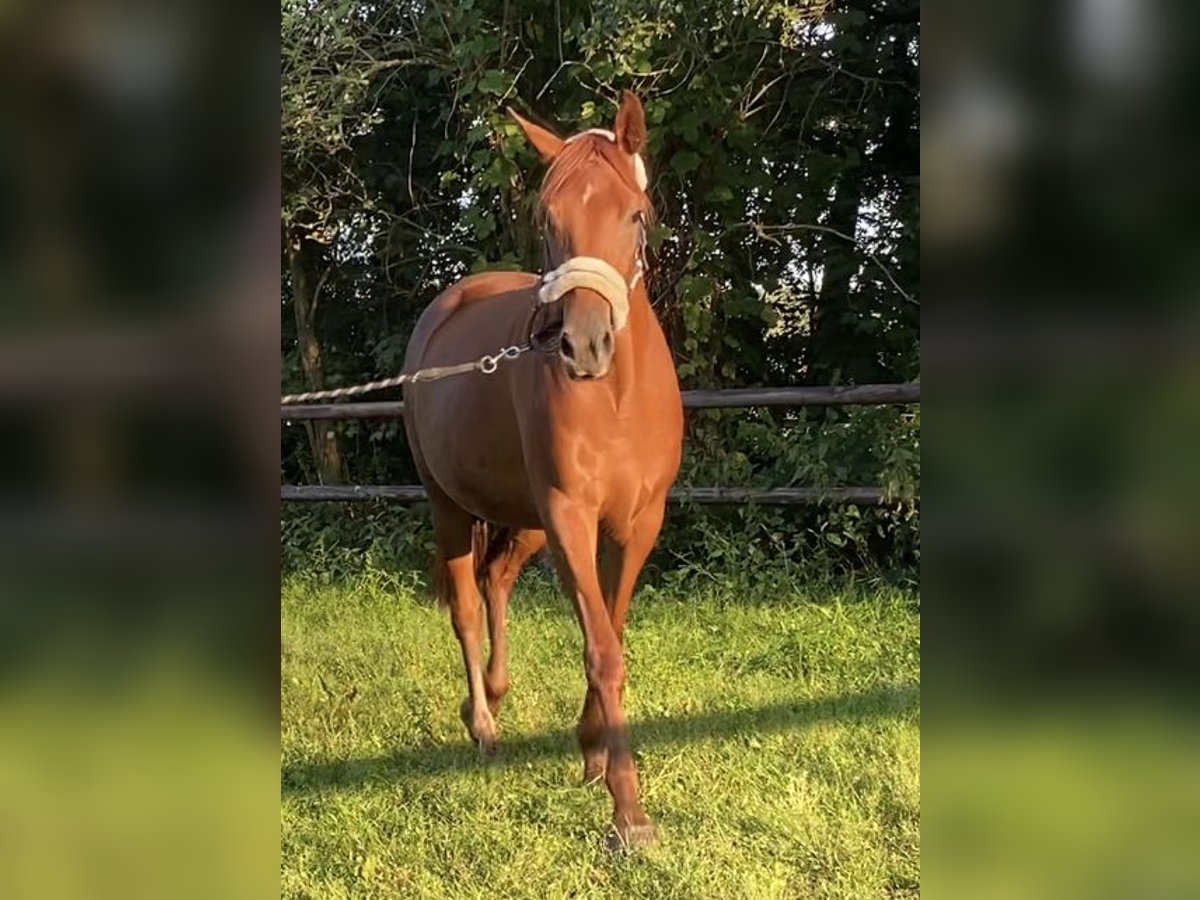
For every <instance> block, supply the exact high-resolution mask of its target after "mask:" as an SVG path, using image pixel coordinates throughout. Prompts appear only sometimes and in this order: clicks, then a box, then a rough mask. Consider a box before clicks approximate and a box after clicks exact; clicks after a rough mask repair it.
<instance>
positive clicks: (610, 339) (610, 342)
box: [604, 331, 613, 353]
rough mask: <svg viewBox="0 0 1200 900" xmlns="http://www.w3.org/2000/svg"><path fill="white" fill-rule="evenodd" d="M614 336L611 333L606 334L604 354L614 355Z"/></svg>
mask: <svg viewBox="0 0 1200 900" xmlns="http://www.w3.org/2000/svg"><path fill="white" fill-rule="evenodd" d="M612 346H613V336H612V332H611V331H606V332H604V352H605V353H612Z"/></svg>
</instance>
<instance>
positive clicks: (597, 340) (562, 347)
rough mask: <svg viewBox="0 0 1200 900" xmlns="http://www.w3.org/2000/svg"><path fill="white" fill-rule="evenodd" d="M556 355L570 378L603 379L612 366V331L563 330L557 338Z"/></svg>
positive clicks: (607, 329) (606, 329) (609, 329)
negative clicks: (557, 354)
mask: <svg viewBox="0 0 1200 900" xmlns="http://www.w3.org/2000/svg"><path fill="white" fill-rule="evenodd" d="M558 353H559V357H560V358H561V359H562V362H563V367H564V368H565V369H566V370H567V375H569V376H570V377H571V378H575V379H587V378H603V377H604V376H605V375H607V374H608V370H609V367H610V366H611V365H612V355H613V333H612V329H611V328H604V329H595V330H593V329H568V328H564V329H563V331H562V334H561V335H560V336H559V343H558Z"/></svg>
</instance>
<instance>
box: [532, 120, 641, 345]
mask: <svg viewBox="0 0 1200 900" xmlns="http://www.w3.org/2000/svg"><path fill="white" fill-rule="evenodd" d="M585 134H598V135H601V136H603V137H606V138H608V139H609V140H610V141H612V142H614V143H616V140H617V136H616V135H615V134H613V133H612V132H611V131H608V130H607V129H604V128H591V129H588V130H587V131H581V132H580V133H579V134H577V135H574V136H573V137H569V138H567V143H568V144H569V143H571V141H575V140H578V139H579V138H581V137H583V136H584V135H585ZM632 156H633V174H634V180H635V181H636V182H637V186H638V187H639V188H641V189H642V190H643V191H644V190H645V189H646V184H647V179H646V165H645V163H643V162H642V158H641V157H640V156H638V155H637V154H636V153H634V154H632ZM645 249H646V232H645V225H644V224H643V225H642V232H641V234H640V236H639V238H638V250H637V261H636V263H635V266H634V271H633V277H632V278H630V279H629V283H628V284H626V283H625V278H624V277H623V276H622V275H621V273H620V272H618V271H617V270H616V268H615V267H613V265H612V264H611V263H609V262H606V261H605V260H603V259H599V258H598V257H595V256H572V257H571V258H570V259H568V260H567V261H566V262H564V263H563V264H562V265H560V266H559V267H558V268H557V269H551V270H550V271H549V272H547V273H546V274H545V275H543V276H542V284H541V286H540V287H539V288H538V294H537V296H538V302H539V303H554V302H556V301H557V300H560V299H561V298H562V297H563V295H564V294H566V293H567V292H569V291H573V290H574V289H575V288H587V289H588V290H592V291H595V292H596V293H597V294H599V295H600V296H601V297H603V298H604V299H605V300H607V301H608V305H609V306H611V307H612V319H613V330H614V331H620V330H621V329H622V328H624V327H625V325H626V323H627V322H628V321H629V295H630V293H632V291H633V289H634V287H636V286H637V283H638V282H639V281H640V280H641V278H642V270H643V269H644V268H645V263H644V262H643V259H644V256H645Z"/></svg>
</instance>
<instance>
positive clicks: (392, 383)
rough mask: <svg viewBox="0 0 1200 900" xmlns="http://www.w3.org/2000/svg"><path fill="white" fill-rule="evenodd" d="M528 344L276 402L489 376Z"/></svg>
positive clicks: (302, 401) (331, 398) (519, 353)
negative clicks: (454, 377)
mask: <svg viewBox="0 0 1200 900" xmlns="http://www.w3.org/2000/svg"><path fill="white" fill-rule="evenodd" d="M530 349H531V348H530V346H529V344H523V345H521V346H519V347H518V346H517V345H515V344H514V345H512V346H511V347H505V348H504V349H502V350H500V351H499V352H497V353H492V354H485V355H483V356H481V357H479V359H477V360H474V361H473V362H466V363H459V364H458V365H456V366H430V367H429V368H427V369H417V371H415V372H403V373H401V374H400V375H395V376H393V377H391V378H381V379H380V380H379V381H370V382H368V383H366V384H356V385H353V386H351V387H344V388H335V389H334V390H331V391H308V392H307V393H304V394H285V395H284V396H283V397H281V398H280V399H279V402H280V404H281V405H283V406H290V405H292V404H293V403H309V402H311V401H313V400H341V399H342V398H344V397H357V396H358V395H359V394H371V393H374V392H375V391H382V390H386V389H387V388H393V387H399V386H400V385H402V384H416V383H417V382H422V381H439V380H441V379H442V378H449V377H450V376H451V375H465V374H466V373H467V372H482V373H483V374H484V375H491V374H492V373H493V372H495V371H496V370H497V369H498V368H500V363H502V362H506V361H509V360H514V359H516V358H517V357H519V356H520V355H521V354H523V353H527V352H528V351H529V350H530Z"/></svg>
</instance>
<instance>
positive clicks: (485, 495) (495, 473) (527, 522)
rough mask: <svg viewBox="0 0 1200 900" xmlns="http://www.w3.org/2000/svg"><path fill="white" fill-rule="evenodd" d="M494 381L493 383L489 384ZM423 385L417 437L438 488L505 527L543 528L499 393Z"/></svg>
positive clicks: (511, 421) (514, 430) (516, 436)
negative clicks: (485, 393)
mask: <svg viewBox="0 0 1200 900" xmlns="http://www.w3.org/2000/svg"><path fill="white" fill-rule="evenodd" d="M492 386H493V385H491V384H489V387H492ZM447 388H448V389H445V390H438V389H437V387H436V386H434V385H429V386H422V393H423V396H422V397H421V398H420V402H419V404H417V407H418V408H417V410H416V420H415V422H414V423H413V424H414V425H415V426H416V436H417V439H418V441H419V442H420V448H421V456H422V458H423V460H424V463H425V467H426V469H428V471H429V474H430V475H431V476H432V477H433V480H434V481H435V482H436V483H437V486H438V487H439V488H440V489H441V490H442V491H443V492H444V493H445V494H447V495H448V496H449V497H450V499H452V500H453V501H454V502H455V503H456V504H458V505H459V506H460V507H462V508H463V509H465V510H466V511H467V512H469V513H471V514H472V515H475V516H478V517H479V518H481V519H487V520H488V521H491V522H496V523H499V524H503V525H512V526H516V527H521V528H535V527H539V520H538V516H537V510H536V508H535V506H534V503H533V498H532V497H531V495H530V489H529V480H528V478H527V476H526V473H525V461H524V458H523V455H522V452H521V441H520V436H519V434H518V431H517V427H516V422H515V421H514V417H513V416H512V415H511V414H508V415H506V414H505V413H504V411H503V408H502V407H503V404H502V403H501V402H500V401H501V400H502V397H501V396H498V395H497V394H496V392H494V391H493V392H490V393H488V394H487V395H486V396H485V395H481V394H476V393H475V392H474V391H471V390H469V389H465V388H466V386H465V385H461V386H454V387H450V386H447Z"/></svg>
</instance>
